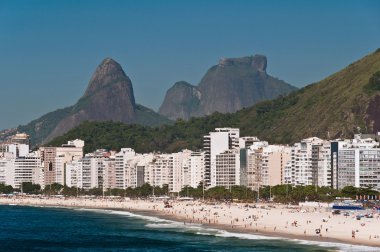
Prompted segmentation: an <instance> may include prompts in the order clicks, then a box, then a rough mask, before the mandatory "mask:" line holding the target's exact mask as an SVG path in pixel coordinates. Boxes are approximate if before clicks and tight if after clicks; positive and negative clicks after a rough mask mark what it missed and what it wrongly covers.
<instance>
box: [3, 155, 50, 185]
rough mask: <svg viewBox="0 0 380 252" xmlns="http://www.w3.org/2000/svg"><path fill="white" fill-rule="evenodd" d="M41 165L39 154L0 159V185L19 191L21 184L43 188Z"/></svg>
mask: <svg viewBox="0 0 380 252" xmlns="http://www.w3.org/2000/svg"><path fill="white" fill-rule="evenodd" d="M41 179H43V175H42V165H41V158H40V156H39V153H30V154H28V155H26V156H23V157H17V158H10V159H6V158H1V159H0V183H3V184H6V185H11V186H12V187H13V188H17V189H20V188H21V185H22V183H23V182H31V183H33V184H40V185H41V186H42V187H43V185H44V184H43V181H42V180H41Z"/></svg>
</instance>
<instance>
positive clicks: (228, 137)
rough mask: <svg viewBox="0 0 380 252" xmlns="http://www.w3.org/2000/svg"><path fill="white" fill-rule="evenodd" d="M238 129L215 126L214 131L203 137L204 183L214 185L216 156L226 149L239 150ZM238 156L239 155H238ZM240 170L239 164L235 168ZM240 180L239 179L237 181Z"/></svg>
mask: <svg viewBox="0 0 380 252" xmlns="http://www.w3.org/2000/svg"><path fill="white" fill-rule="evenodd" d="M239 134H240V133H239V129H237V128H216V129H215V132H210V133H209V135H206V136H204V138H203V149H204V151H205V175H204V177H205V178H204V179H205V185H206V186H209V187H214V186H216V176H217V174H216V172H217V167H216V165H217V164H216V156H217V155H219V154H221V153H223V152H225V151H228V150H239ZM239 157H240V155H239ZM236 169H239V170H240V159H239V166H238V167H237V168H236ZM239 182H240V181H239Z"/></svg>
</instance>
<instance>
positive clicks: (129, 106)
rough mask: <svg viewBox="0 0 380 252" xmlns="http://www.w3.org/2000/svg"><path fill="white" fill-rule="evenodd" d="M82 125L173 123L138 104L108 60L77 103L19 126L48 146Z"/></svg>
mask: <svg viewBox="0 0 380 252" xmlns="http://www.w3.org/2000/svg"><path fill="white" fill-rule="evenodd" d="M83 121H117V122H123V123H142V124H144V125H149V126H155V125H160V124H162V123H169V122H170V121H169V120H168V119H166V118H165V117H163V116H160V115H158V114H157V113H155V112H154V111H153V110H150V109H148V108H146V107H144V106H142V105H137V104H136V103H135V97H134V94H133V86H132V82H131V80H130V79H129V77H128V76H127V75H126V74H125V72H124V71H123V69H122V67H121V66H120V65H119V64H118V63H117V62H116V61H114V60H113V59H111V58H106V59H105V60H103V61H102V63H101V64H100V65H99V66H98V67H97V69H96V71H95V73H94V74H93V76H92V78H91V80H90V82H89V84H88V86H87V89H86V91H85V92H84V94H83V96H82V97H81V98H80V99H79V100H78V102H77V103H76V104H75V105H73V106H70V107H67V108H63V109H58V110H56V111H53V112H50V113H48V114H46V115H43V116H42V117H40V118H38V119H36V120H34V121H32V122H30V123H29V124H27V125H24V126H19V127H18V131H21V132H26V133H28V134H29V135H30V136H31V142H32V144H40V143H44V142H47V141H49V140H51V139H53V138H54V137H57V136H59V135H62V134H64V133H66V132H67V131H68V130H70V129H72V128H74V127H75V126H78V125H79V124H80V123H82V122H83Z"/></svg>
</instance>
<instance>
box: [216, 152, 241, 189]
mask: <svg viewBox="0 0 380 252" xmlns="http://www.w3.org/2000/svg"><path fill="white" fill-rule="evenodd" d="M214 174H215V177H213V180H212V186H224V187H225V188H229V189H230V188H231V187H232V186H234V185H240V152H239V150H237V149H232V150H226V151H224V152H223V153H220V154H217V155H216V157H215V173H214Z"/></svg>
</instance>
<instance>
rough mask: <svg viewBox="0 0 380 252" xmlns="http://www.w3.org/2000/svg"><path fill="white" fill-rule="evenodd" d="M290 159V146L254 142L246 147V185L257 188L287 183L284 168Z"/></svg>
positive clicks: (287, 165)
mask: <svg viewBox="0 0 380 252" xmlns="http://www.w3.org/2000/svg"><path fill="white" fill-rule="evenodd" d="M290 160H291V148H290V147H288V146H282V145H268V143H267V142H256V143H255V144H254V145H252V146H251V147H250V148H249V149H248V155H247V181H248V184H247V186H248V187H250V188H252V189H253V190H258V188H259V187H261V186H275V185H280V184H285V183H287V177H286V170H287V167H289V165H290Z"/></svg>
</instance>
